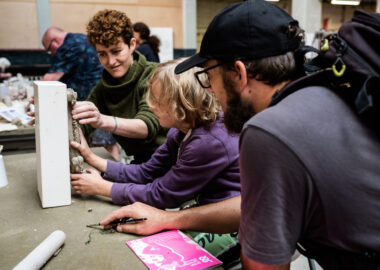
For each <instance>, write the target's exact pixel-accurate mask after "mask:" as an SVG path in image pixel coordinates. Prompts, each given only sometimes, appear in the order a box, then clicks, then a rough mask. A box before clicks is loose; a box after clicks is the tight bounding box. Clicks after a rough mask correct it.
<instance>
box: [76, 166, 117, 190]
mask: <svg viewBox="0 0 380 270" xmlns="http://www.w3.org/2000/svg"><path fill="white" fill-rule="evenodd" d="M70 178H71V180H72V181H71V185H72V186H73V188H74V190H75V193H77V194H89V195H103V196H107V197H111V187H112V183H111V182H109V181H107V180H104V179H103V178H102V177H101V176H100V174H99V173H98V172H97V171H96V170H94V169H88V170H87V174H71V175H70Z"/></svg>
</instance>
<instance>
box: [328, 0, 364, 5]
mask: <svg viewBox="0 0 380 270" xmlns="http://www.w3.org/2000/svg"><path fill="white" fill-rule="evenodd" d="M331 4H333V5H349V6H357V5H359V4H360V0H331Z"/></svg>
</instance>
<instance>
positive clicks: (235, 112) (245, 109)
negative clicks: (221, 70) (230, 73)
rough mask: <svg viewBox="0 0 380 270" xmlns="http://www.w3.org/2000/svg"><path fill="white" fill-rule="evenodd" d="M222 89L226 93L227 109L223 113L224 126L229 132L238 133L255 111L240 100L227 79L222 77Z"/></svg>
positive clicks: (247, 103)
mask: <svg viewBox="0 0 380 270" xmlns="http://www.w3.org/2000/svg"><path fill="white" fill-rule="evenodd" d="M223 83H224V88H225V89H226V93H227V108H226V111H225V112H224V124H225V126H226V128H227V129H228V131H229V132H234V133H240V132H241V130H242V129H243V126H244V123H245V122H247V121H248V120H249V119H250V118H251V117H252V116H253V115H255V111H254V109H253V107H252V105H251V104H250V103H249V102H247V101H245V100H242V99H241V98H240V95H239V94H238V93H237V91H235V87H234V85H233V83H232V81H231V80H230V79H229V78H226V77H225V76H223Z"/></svg>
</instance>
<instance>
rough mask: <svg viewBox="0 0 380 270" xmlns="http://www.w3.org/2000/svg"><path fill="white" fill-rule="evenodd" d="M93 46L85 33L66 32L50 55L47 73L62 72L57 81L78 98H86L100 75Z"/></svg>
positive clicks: (99, 65) (99, 66)
mask: <svg viewBox="0 0 380 270" xmlns="http://www.w3.org/2000/svg"><path fill="white" fill-rule="evenodd" d="M102 71H103V66H102V65H101V64H100V62H99V59H98V55H97V52H96V50H95V48H94V47H93V46H92V45H91V44H90V43H89V42H88V40H87V37H86V35H84V34H79V33H68V34H67V36H66V38H65V40H64V42H63V44H62V45H61V46H60V47H59V48H58V50H57V53H56V54H55V55H54V56H53V57H52V64H51V67H50V69H49V71H48V72H49V73H54V72H63V73H64V75H63V76H62V77H61V79H60V80H59V81H61V82H63V83H65V84H66V85H67V87H68V88H72V89H73V90H74V91H76V92H77V93H78V100H86V98H87V96H88V94H89V93H90V91H91V89H92V88H93V87H94V86H95V85H96V83H97V82H98V81H99V80H100V78H101V76H102Z"/></svg>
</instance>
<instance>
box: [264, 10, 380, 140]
mask: <svg viewBox="0 0 380 270" xmlns="http://www.w3.org/2000/svg"><path fill="white" fill-rule="evenodd" d="M307 52H315V53H317V55H318V56H317V57H315V58H314V59H312V60H310V61H309V62H307V63H306V64H304V68H303V70H304V72H305V74H304V76H302V77H301V78H299V79H298V80H295V81H293V82H292V83H290V84H289V85H287V86H286V87H285V88H284V89H283V90H281V91H280V92H279V93H278V95H276V96H275V98H274V99H273V101H272V103H271V105H275V104H277V103H278V102H280V101H281V100H282V99H283V98H285V97H286V96H288V95H289V94H291V93H293V92H295V91H297V90H299V89H302V88H304V87H307V86H313V85H319V86H326V87H328V88H330V89H332V90H333V91H335V92H336V93H338V94H339V96H341V97H342V98H343V99H344V100H345V101H346V102H347V103H348V104H349V106H350V107H352V109H353V110H355V111H356V112H357V114H358V115H359V117H360V118H361V119H362V120H363V121H364V123H366V124H367V125H369V126H370V127H371V128H372V129H374V130H375V131H376V132H377V133H379V134H380V121H379V120H380V119H379V118H380V14H379V13H367V12H365V11H362V10H357V11H355V13H354V16H353V18H352V20H351V21H349V22H346V23H344V24H343V25H342V26H341V27H340V29H339V31H338V33H337V34H333V35H330V36H328V37H327V38H326V39H324V40H323V41H322V46H321V49H320V50H317V49H315V48H312V47H308V46H303V47H302V48H300V49H299V50H298V51H297V52H296V54H295V55H296V59H297V58H298V59H300V58H302V61H303V58H304V55H305V53H307Z"/></svg>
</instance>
